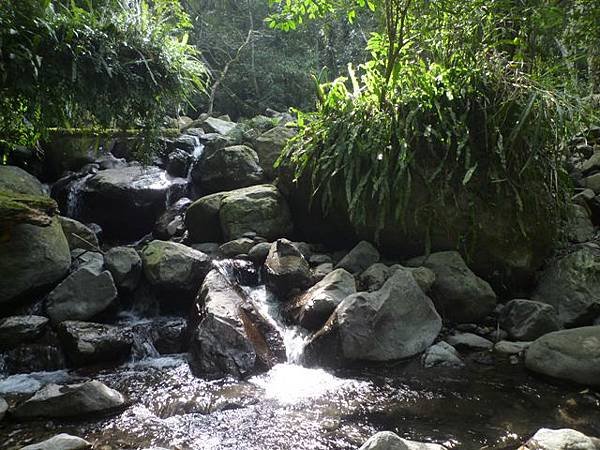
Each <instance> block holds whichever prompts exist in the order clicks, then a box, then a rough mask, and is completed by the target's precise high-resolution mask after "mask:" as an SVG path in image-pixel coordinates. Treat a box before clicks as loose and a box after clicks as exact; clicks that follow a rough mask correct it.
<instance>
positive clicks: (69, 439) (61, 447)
mask: <svg viewBox="0 0 600 450" xmlns="http://www.w3.org/2000/svg"><path fill="white" fill-rule="evenodd" d="M88 448H92V444H90V443H89V442H88V441H86V440H85V439H81V438H79V437H76V436H71V435H69V434H66V433H61V434H58V435H56V436H54V437H51V438H50V439H47V440H45V441H43V442H38V443H37V444H31V445H28V446H26V447H23V448H22V449H21V450H84V449H88Z"/></svg>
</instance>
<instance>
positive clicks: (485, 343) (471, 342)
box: [447, 333, 494, 350]
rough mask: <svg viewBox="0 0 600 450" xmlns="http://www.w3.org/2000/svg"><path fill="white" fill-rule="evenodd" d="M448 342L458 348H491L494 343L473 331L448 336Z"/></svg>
mask: <svg viewBox="0 0 600 450" xmlns="http://www.w3.org/2000/svg"><path fill="white" fill-rule="evenodd" d="M447 340H448V343H449V344H450V345H452V346H454V347H456V348H457V349H459V350H460V349H465V350H489V349H491V348H492V347H493V346H494V343H493V342H491V341H489V340H487V339H485V338H482V337H481V336H477V335H476V334H473V333H455V334H453V335H452V336H448V339H447Z"/></svg>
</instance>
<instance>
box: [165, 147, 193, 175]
mask: <svg viewBox="0 0 600 450" xmlns="http://www.w3.org/2000/svg"><path fill="white" fill-rule="evenodd" d="M191 163H192V155H191V154H190V153H188V152H186V151H185V150H182V149H177V150H175V151H174V152H171V153H170V154H169V158H168V161H167V173H168V174H169V175H171V176H174V177H181V178H185V177H187V174H188V171H189V169H190V165H191Z"/></svg>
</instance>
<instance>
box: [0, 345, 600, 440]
mask: <svg viewBox="0 0 600 450" xmlns="http://www.w3.org/2000/svg"><path fill="white" fill-rule="evenodd" d="M70 375H71V376H72V377H75V378H78V377H87V376H89V377H94V378H97V379H99V380H101V381H103V382H104V383H106V384H107V385H109V386H110V387H112V388H115V389H117V390H119V391H121V392H122V393H124V394H126V395H127V396H128V397H129V399H130V401H131V404H130V405H129V406H128V407H127V408H126V409H125V410H124V411H122V412H121V413H120V414H117V415H115V416H113V417H105V418H93V419H90V420H85V421H79V422H58V421H40V422H30V423H25V424H18V423H11V422H4V423H2V424H0V436H3V437H4V440H5V442H4V444H3V445H0V447H1V448H3V449H4V448H6V449H13V448H19V446H21V445H25V444H28V443H31V442H34V441H39V440H42V439H45V438H48V437H50V436H52V435H54V434H56V433H59V432H68V433H72V434H75V435H79V436H82V437H84V438H86V439H88V440H89V441H91V442H92V443H94V444H95V445H96V446H97V447H95V448H102V449H103V450H108V449H144V448H148V447H152V446H162V447H166V448H170V449H284V450H285V449H290V450H291V449H355V448H358V447H359V446H360V444H361V443H362V442H364V440H366V439H367V438H368V437H369V436H370V435H371V434H373V433H374V432H376V431H379V430H392V431H395V432H397V433H398V434H400V435H401V436H403V437H406V438H410V439H415V440H421V441H432V442H438V443H444V444H446V445H447V446H449V447H451V448H464V449H479V448H493V449H504V448H516V447H518V444H519V443H520V442H522V441H524V440H526V439H527V438H528V437H529V436H530V435H532V434H533V433H534V432H535V431H537V429H539V428H541V427H552V428H554V427H571V428H576V429H578V430H580V431H582V432H584V433H589V434H591V435H596V436H598V435H600V397H599V396H598V395H597V394H595V393H593V392H589V391H587V390H583V389H576V388H573V387H567V386H557V385H553V384H549V383H547V382H545V381H544V380H540V379H539V378H535V377H533V376H531V375H530V374H529V373H527V372H525V371H524V370H523V369H522V368H521V367H520V366H511V365H509V364H508V363H506V364H504V363H501V364H499V365H496V366H495V367H494V366H485V365H480V364H477V363H476V362H473V361H470V362H469V366H468V368H467V369H464V370H459V371H452V370H438V369H428V370H425V369H421V368H420V367H418V363H416V362H413V363H409V364H403V365H397V366H396V367H379V368H370V369H361V370H348V371H342V372H338V373H336V374H332V373H328V372H326V371H324V370H321V369H307V368H303V367H300V366H295V365H288V364H285V365H279V366H276V367H275V368H273V369H272V370H271V371H270V372H268V373H266V374H263V375H260V376H256V377H253V378H251V379H249V380H247V381H235V380H231V379H224V380H218V381H206V380H202V379H199V378H195V377H193V376H192V375H191V373H190V371H189V369H188V366H187V363H186V361H185V357H184V356H183V355H178V356H171V357H161V358H152V359H147V360H144V361H141V362H138V363H135V364H128V365H124V366H120V367H118V368H113V369H105V370H100V371H98V372H93V373H91V372H89V371H87V372H84V371H78V372H70ZM60 377H62V378H64V373H63V374H61V375H60ZM54 378H55V377H53V376H50V375H47V376H46V377H43V376H40V375H37V376H36V379H37V380H38V381H39V380H41V382H42V383H43V382H44V380H52V379H54ZM21 382H22V381H21ZM9 398H10V397H9ZM20 398H22V396H21V397H20ZM0 443H1V440H0Z"/></svg>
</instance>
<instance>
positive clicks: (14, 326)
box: [0, 316, 49, 349]
mask: <svg viewBox="0 0 600 450" xmlns="http://www.w3.org/2000/svg"><path fill="white" fill-rule="evenodd" d="M48 322H49V320H48V319H47V318H46V317H41V316H11V317H5V318H4V319H0V349H9V348H12V347H15V346H17V345H19V344H22V343H24V342H31V341H35V340H36V339H37V338H39V337H40V336H41V335H42V334H43V333H44V331H46V327H47V325H48Z"/></svg>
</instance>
